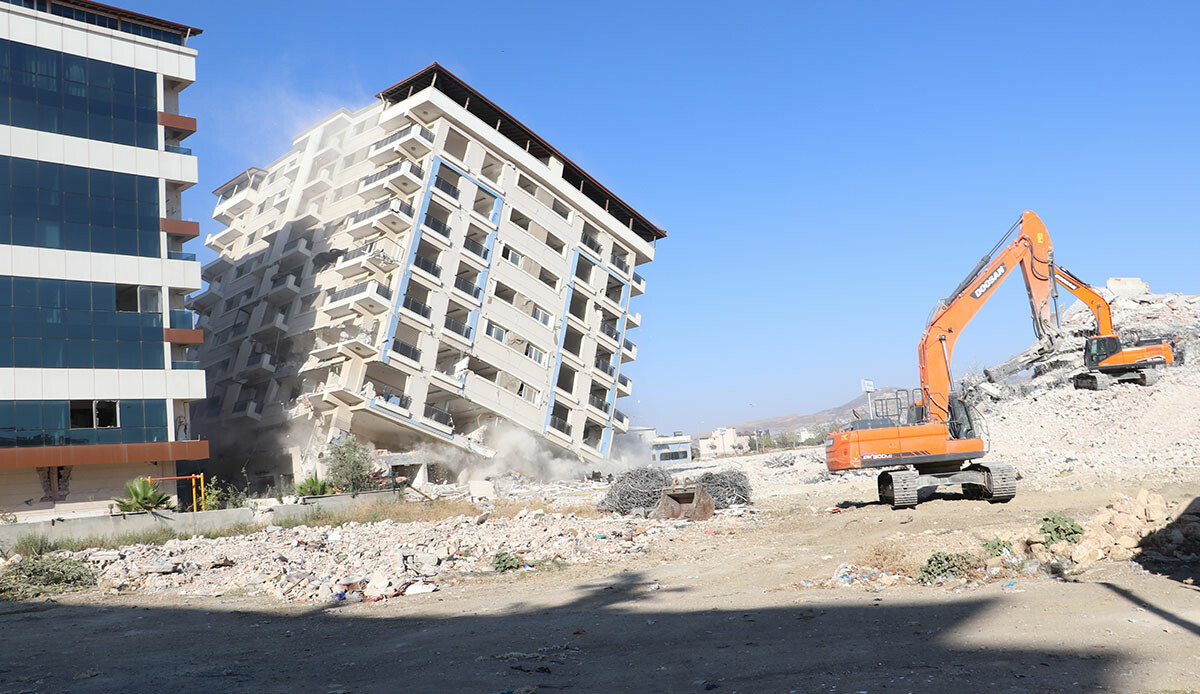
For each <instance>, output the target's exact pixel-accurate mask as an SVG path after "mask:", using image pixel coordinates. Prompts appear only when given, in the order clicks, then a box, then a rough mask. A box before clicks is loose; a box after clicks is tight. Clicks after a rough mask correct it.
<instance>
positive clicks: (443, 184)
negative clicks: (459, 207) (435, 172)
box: [433, 176, 460, 202]
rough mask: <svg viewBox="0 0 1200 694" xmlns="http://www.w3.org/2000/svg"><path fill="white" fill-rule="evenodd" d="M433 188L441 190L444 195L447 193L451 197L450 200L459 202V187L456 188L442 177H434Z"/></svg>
mask: <svg viewBox="0 0 1200 694" xmlns="http://www.w3.org/2000/svg"><path fill="white" fill-rule="evenodd" d="M433 187H434V188H435V189H436V190H440V191H442V192H443V193H445V194H446V195H449V196H450V198H451V199H452V200H454V202H458V196H459V194H460V191H459V190H458V187H457V186H455V185H454V184H453V183H451V182H450V181H447V180H446V179H444V178H442V177H441V176H434V178H433Z"/></svg>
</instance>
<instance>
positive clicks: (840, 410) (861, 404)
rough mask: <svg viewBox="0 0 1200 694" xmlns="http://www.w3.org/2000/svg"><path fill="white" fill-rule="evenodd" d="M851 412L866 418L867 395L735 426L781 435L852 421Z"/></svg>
mask: <svg viewBox="0 0 1200 694" xmlns="http://www.w3.org/2000/svg"><path fill="white" fill-rule="evenodd" d="M896 390H898V389H897V388H895V387H892V386H889V387H886V388H880V389H879V390H877V391H875V392H874V393H872V394H871V398H872V399H877V398H880V397H888V396H891V395H892V394H894V393H895V392H896ZM852 410H858V413H859V414H860V415H862V416H863V417H866V416H867V394H866V393H863V394H861V395H859V396H858V397H857V398H854V399H853V400H851V401H850V402H847V403H844V404H842V405H838V406H837V407H831V408H829V409H827V410H821V411H820V412H813V413H812V414H785V415H782V416H780V417H771V418H769V419H759V420H755V421H753V422H743V423H742V424H738V425H737V427H736V428H737V429H738V430H739V431H741V430H743V429H769V430H770V431H771V433H773V434H777V433H783V432H785V431H796V430H798V429H812V428H813V427H816V426H818V425H821V424H828V423H829V422H833V421H848V420H851V419H854V415H853V414H851V411H852Z"/></svg>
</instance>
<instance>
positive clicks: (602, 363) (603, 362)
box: [592, 357, 617, 378]
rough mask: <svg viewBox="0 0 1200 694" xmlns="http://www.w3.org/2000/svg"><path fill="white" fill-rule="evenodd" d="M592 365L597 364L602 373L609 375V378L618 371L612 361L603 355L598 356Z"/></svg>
mask: <svg viewBox="0 0 1200 694" xmlns="http://www.w3.org/2000/svg"><path fill="white" fill-rule="evenodd" d="M592 365H593V366H595V367H596V369H597V370H598V371H599V372H600V373H602V374H604V375H606V376H608V377H609V378H612V377H613V376H614V375H615V374H616V373H617V369H616V367H614V366H613V365H612V362H611V361H609V360H608V359H604V358H603V357H601V358H597V359H596V360H595V361H594V362H592Z"/></svg>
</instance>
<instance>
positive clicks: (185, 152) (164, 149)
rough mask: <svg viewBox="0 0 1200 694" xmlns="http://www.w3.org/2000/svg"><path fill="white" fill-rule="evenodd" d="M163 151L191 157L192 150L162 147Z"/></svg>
mask: <svg viewBox="0 0 1200 694" xmlns="http://www.w3.org/2000/svg"><path fill="white" fill-rule="evenodd" d="M163 151H165V152H172V153H174V154H186V155H187V156H189V157H190V156H192V150H191V148H190V147H181V146H179V145H163Z"/></svg>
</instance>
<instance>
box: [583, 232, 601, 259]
mask: <svg viewBox="0 0 1200 694" xmlns="http://www.w3.org/2000/svg"><path fill="white" fill-rule="evenodd" d="M583 245H585V246H587V247H588V248H589V249H591V250H592V252H593V253H595V254H596V255H597V256H598V257H601V258H603V257H604V248H603V247H602V246H601V245H600V242H599V241H597V240H596V239H594V238H592V237H591V236H588V235H586V234H585V235H584V236H583Z"/></svg>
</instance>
